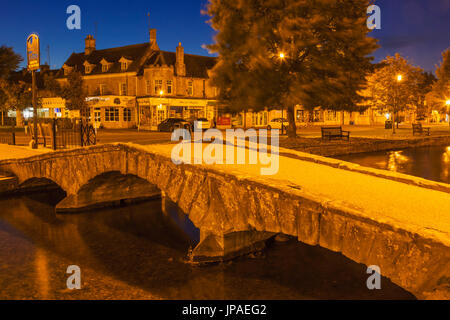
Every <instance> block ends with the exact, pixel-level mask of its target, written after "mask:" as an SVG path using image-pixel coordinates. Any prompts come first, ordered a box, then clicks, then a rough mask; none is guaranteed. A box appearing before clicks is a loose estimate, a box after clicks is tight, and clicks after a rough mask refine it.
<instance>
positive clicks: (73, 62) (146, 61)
mask: <svg viewBox="0 0 450 320" xmlns="http://www.w3.org/2000/svg"><path fill="white" fill-rule="evenodd" d="M123 58H124V59H127V60H129V61H132V63H131V64H130V65H129V66H128V69H127V70H126V71H127V72H136V73H137V74H139V75H142V74H143V71H144V68H146V67H152V66H163V65H166V66H169V67H170V66H173V67H175V63H176V53H175V52H168V51H160V50H154V49H153V48H152V44H151V43H142V44H135V45H130V46H125V47H117V48H110V49H103V50H95V51H93V52H92V53H91V54H89V55H86V54H85V53H84V52H82V53H73V54H72V55H71V56H70V57H69V59H67V61H66V62H65V65H67V66H70V67H73V68H75V69H76V70H78V71H79V72H81V73H82V74H83V75H84V74H85V68H84V65H85V63H86V61H87V62H88V63H89V64H92V65H95V67H94V68H93V70H92V71H91V72H90V73H89V75H95V74H108V73H120V72H123V71H122V70H121V65H120V60H121V59H122V60H123ZM103 60H106V61H107V62H109V63H110V64H111V65H110V67H109V69H108V71H107V72H103V70H102V63H101V62H102V61H103ZM216 62H217V58H215V57H206V56H198V55H191V54H185V55H184V63H185V65H186V77H192V78H208V70H209V69H212V68H213V67H214V65H215V64H216ZM59 76H63V73H62V72H61V73H60V74H59Z"/></svg>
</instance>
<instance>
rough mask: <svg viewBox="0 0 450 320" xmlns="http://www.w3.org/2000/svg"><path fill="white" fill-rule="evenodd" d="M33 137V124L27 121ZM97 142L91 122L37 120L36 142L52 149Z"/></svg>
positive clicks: (81, 120)
mask: <svg viewBox="0 0 450 320" xmlns="http://www.w3.org/2000/svg"><path fill="white" fill-rule="evenodd" d="M29 132H30V134H31V135H32V137H34V124H33V122H30V123H29ZM96 143H97V137H96V133H95V130H94V127H93V126H92V124H90V123H89V122H88V121H87V120H84V119H41V120H40V121H39V122H38V144H43V145H44V147H50V148H52V149H53V150H58V149H71V148H79V147H85V146H90V145H95V144H96Z"/></svg>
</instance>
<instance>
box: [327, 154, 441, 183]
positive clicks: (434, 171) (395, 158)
mask: <svg viewBox="0 0 450 320" xmlns="http://www.w3.org/2000/svg"><path fill="white" fill-rule="evenodd" d="M335 158H338V159H341V160H345V161H349V162H353V163H357V164H360V165H362V166H365V167H372V168H376V169H385V170H390V171H395V172H401V173H406V174H409V175H413V176H416V177H421V178H425V179H428V180H433V181H438V182H445V183H450V146H432V147H420V148H411V149H405V150H397V151H380V152H370V153H361V154H352V155H345V156H338V157H335Z"/></svg>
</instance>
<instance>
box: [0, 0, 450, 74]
mask: <svg viewBox="0 0 450 320" xmlns="http://www.w3.org/2000/svg"><path fill="white" fill-rule="evenodd" d="M206 3H207V1H206V0H197V1H195V0H172V1H142V0H128V1H111V0H109V1H105V0H91V1H74V0H71V1H64V0H57V1H56V0H55V1H45V0H34V1H30V0H26V1H23V0H15V1H12V0H7V1H5V0H2V6H1V12H0V30H2V31H1V34H0V45H2V44H5V45H8V46H12V47H14V49H15V50H16V51H17V52H18V53H20V54H21V55H22V56H24V57H25V42H26V38H27V36H28V35H29V34H30V33H31V32H37V33H38V34H39V35H40V37H41V62H42V63H44V62H46V61H48V58H47V57H48V55H47V45H50V56H51V67H52V68H60V67H61V66H62V64H63V63H64V61H65V60H66V59H67V58H68V57H69V56H70V54H71V53H72V52H81V51H84V38H85V37H86V35H87V34H95V35H96V39H97V49H103V48H110V47H115V46H123V45H129V44H136V43H143V42H146V41H148V17H147V12H149V11H150V15H151V16H150V21H151V27H152V28H156V29H158V44H159V47H160V48H161V49H162V50H167V51H174V50H175V47H176V46H177V44H178V42H180V41H181V42H182V43H183V46H184V47H185V52H186V53H192V54H201V55H208V52H207V51H206V50H205V49H203V48H202V45H203V44H208V43H211V42H212V38H213V35H214V31H213V30H212V29H211V28H210V26H209V25H207V24H206V21H207V20H208V17H207V16H203V15H202V14H201V12H200V11H201V9H203V8H204V6H205V4H206ZM72 4H76V5H78V6H80V8H81V30H68V29H67V27H66V20H67V17H68V16H69V15H68V14H66V9H67V7H68V6H69V5H72ZM376 4H377V5H379V6H380V7H381V10H382V30H376V31H374V32H372V36H373V37H375V38H378V39H380V44H381V45H382V48H381V49H379V50H378V51H377V52H376V53H375V57H376V60H377V61H379V60H380V59H382V58H384V57H385V56H386V55H393V54H394V53H395V52H400V53H401V54H402V55H404V56H406V57H407V58H409V59H410V60H411V61H412V62H413V63H414V64H416V65H419V66H421V67H422V68H424V69H425V70H427V71H434V70H435V65H436V64H437V63H438V62H439V61H440V60H441V52H442V51H444V50H445V49H446V48H448V47H450V0H428V1H427V0H378V1H377V2H376ZM96 23H97V28H96V27H95V25H96ZM96 29H97V32H96Z"/></svg>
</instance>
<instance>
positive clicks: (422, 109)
mask: <svg viewBox="0 0 450 320" xmlns="http://www.w3.org/2000/svg"><path fill="white" fill-rule="evenodd" d="M436 80H437V79H436V77H435V76H434V74H432V73H431V72H423V73H422V76H421V79H420V81H419V86H418V91H417V104H416V105H417V115H418V116H419V117H420V118H426V117H428V115H429V114H430V112H431V110H430V108H429V104H428V103H427V96H428V94H429V93H430V92H431V91H432V89H433V86H434V84H435V82H436Z"/></svg>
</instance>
